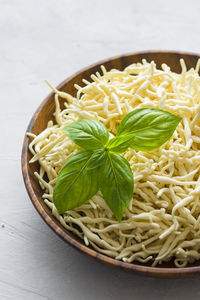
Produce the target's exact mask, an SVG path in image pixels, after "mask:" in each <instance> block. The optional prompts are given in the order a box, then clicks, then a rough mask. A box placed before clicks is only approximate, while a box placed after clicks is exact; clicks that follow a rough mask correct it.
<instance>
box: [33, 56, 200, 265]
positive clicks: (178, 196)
mask: <svg viewBox="0 0 200 300" xmlns="http://www.w3.org/2000/svg"><path fill="white" fill-rule="evenodd" d="M180 64H181V67H182V72H181V74H176V73H173V72H171V70H170V68H169V67H168V66H167V65H165V64H163V65H162V70H158V69H156V65H155V63H154V62H151V63H147V62H146V60H143V61H142V63H137V64H132V65H130V66H128V67H127V68H125V69H124V70H123V71H119V70H114V69H113V70H111V71H109V72H107V71H106V69H105V68H104V67H103V66H102V67H101V70H102V75H100V74H99V73H96V75H92V76H91V79H92V82H88V81H86V80H84V79H83V83H84V84H85V85H84V87H80V86H78V85H75V87H76V88H77V90H78V92H77V96H76V97H72V96H71V95H69V94H67V93H64V92H60V91H58V90H56V89H55V88H53V87H52V86H51V85H50V84H49V85H50V87H51V88H52V89H53V91H54V92H55V104H56V111H55V119H56V124H53V121H49V122H48V125H47V128H46V129H45V130H44V131H43V132H41V133H40V134H39V135H38V136H35V135H34V134H32V133H29V134H28V135H29V136H30V137H31V138H32V141H31V143H30V145H29V149H30V151H31V153H32V154H33V158H32V159H31V161H30V163H33V162H35V161H39V164H40V170H39V172H38V173H37V172H36V173H35V176H36V177H37V178H38V180H39V183H40V185H41V187H42V189H44V194H43V198H44V201H45V203H46V204H47V205H48V206H49V207H50V208H51V210H52V213H53V215H54V216H55V217H56V218H57V219H58V220H59V221H60V223H61V224H62V225H63V226H64V227H65V228H66V229H67V230H70V231H72V232H73V233H74V234H76V235H78V236H79V237H80V238H81V239H83V240H84V242H85V244H86V245H91V246H92V247H93V248H94V249H96V250H97V251H98V252H101V253H103V254H106V255H108V256H110V257H113V258H115V259H117V260H122V261H125V262H133V261H139V262H142V263H146V262H148V261H150V262H151V263H152V265H153V266H156V265H158V264H161V263H162V262H164V261H169V260H171V259H173V261H174V263H175V265H176V266H177V267H185V266H186V265H187V264H188V263H192V262H194V261H195V260H198V259H200V201H199V196H200V77H199V74H198V72H199V68H200V61H198V63H197V66H196V69H193V68H192V69H190V70H188V71H187V70H186V66H185V63H184V61H183V60H180ZM60 98H64V99H66V103H65V109H64V110H61V109H60V105H59V99H60ZM145 107H154V108H160V109H163V110H166V111H169V112H171V113H173V114H177V115H178V116H181V117H182V118H183V119H182V121H181V123H180V124H179V125H178V127H177V129H176V131H175V132H174V135H173V137H172V138H171V139H170V140H169V141H168V142H166V143H165V144H164V145H163V146H161V147H160V148H158V149H156V150H154V151H151V152H141V151H135V150H133V149H128V150H127V151H126V152H125V153H123V156H124V157H125V158H126V159H127V160H128V161H129V163H130V165H131V169H132V171H133V174H134V178H135V191H134V196H133V199H132V201H131V202H130V205H129V207H128V209H127V210H126V212H125V214H124V216H123V219H122V221H121V222H120V223H119V222H117V221H116V219H115V217H114V216H113V214H112V212H111V211H110V209H109V208H108V207H107V205H106V203H105V202H104V200H103V197H102V195H101V193H100V192H98V193H97V195H95V196H94V197H93V198H92V199H91V200H89V201H88V202H87V203H85V204H84V205H82V206H81V207H79V208H76V209H73V210H70V211H67V212H66V213H64V214H62V215H59V214H58V212H57V210H56V208H55V206H54V204H53V202H52V201H53V188H54V185H55V183H56V179H57V176H58V173H59V171H60V169H61V167H62V166H63V164H64V163H65V162H66V160H67V159H68V158H69V157H70V156H71V155H73V154H75V153H76V152H77V151H79V150H80V148H78V146H76V145H75V144H74V143H73V142H72V141H71V140H69V139H68V137H67V136H66V135H65V134H64V132H63V127H64V126H65V125H67V124H69V123H71V122H73V121H75V120H78V119H94V120H98V121H100V122H102V123H103V124H104V125H105V126H106V127H107V128H108V130H109V132H110V135H111V136H114V135H115V134H116V131H117V128H118V126H119V124H120V121H121V120H122V119H123V117H124V116H125V115H126V114H127V113H129V112H130V111H132V110H134V109H136V108H145ZM46 176H47V178H48V180H45V178H46ZM74 225H76V226H74ZM77 228H79V229H77Z"/></svg>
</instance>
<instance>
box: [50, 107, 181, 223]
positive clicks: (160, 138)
mask: <svg viewBox="0 0 200 300" xmlns="http://www.w3.org/2000/svg"><path fill="white" fill-rule="evenodd" d="M180 120H181V118H180V117H178V116H176V115H173V114H171V113H169V112H167V111H163V110H160V109H155V108H141V109H135V110H133V111H132V112H130V113H129V114H127V115H126V116H125V117H124V118H123V120H122V121H121V124H120V125H119V128H118V130H117V134H116V137H114V138H112V139H110V140H109V133H108V130H107V128H106V127H105V126H104V125H103V124H102V123H100V122H98V121H95V120H90V119H81V120H78V121H75V122H73V123H71V124H69V125H67V126H65V127H64V132H65V134H66V135H67V136H68V137H69V138H70V139H71V140H72V141H73V142H74V143H75V144H77V145H78V146H80V147H81V148H84V149H86V150H81V151H79V152H78V153H76V154H75V155H74V156H72V157H70V158H69V159H68V160H67V161H66V163H65V165H64V166H63V168H62V169H61V171H60V172H59V174H58V179H57V182H56V185H55V188H54V193H53V201H54V204H55V206H56V208H57V210H58V212H59V213H64V212H65V211H67V210H69V209H73V208H76V207H79V206H80V205H82V204H83V203H85V202H86V201H87V200H89V199H90V198H91V197H92V196H94V195H95V194H96V193H97V192H98V190H100V191H101V192H102V194H103V197H104V200H105V201H106V203H107V204H108V206H109V208H110V209H111V211H112V212H113V214H114V215H115V217H116V219H117V220H118V221H121V218H122V216H123V213H124V211H125V209H126V208H127V206H128V204H129V203H130V201H131V199H132V197H133V189H134V180H133V173H132V170H131V168H130V164H129V163H128V161H127V160H126V159H125V158H124V157H122V156H121V155H120V154H119V153H123V152H124V151H126V149H127V148H129V147H130V148H133V149H135V150H140V151H151V150H153V149H155V148H158V147H160V146H161V145H162V144H164V143H165V142H166V141H167V140H168V139H169V138H170V137H171V136H172V135H173V133H174V130H175V129H176V127H177V125H178V124H179V122H180Z"/></svg>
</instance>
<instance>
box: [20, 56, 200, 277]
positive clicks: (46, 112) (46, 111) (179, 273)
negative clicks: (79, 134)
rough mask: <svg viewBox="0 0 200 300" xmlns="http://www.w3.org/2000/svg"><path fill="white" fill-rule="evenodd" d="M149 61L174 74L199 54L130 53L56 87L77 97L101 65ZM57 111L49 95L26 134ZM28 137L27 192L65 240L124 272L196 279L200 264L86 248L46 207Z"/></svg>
mask: <svg viewBox="0 0 200 300" xmlns="http://www.w3.org/2000/svg"><path fill="white" fill-rule="evenodd" d="M143 58H145V59H147V61H149V62H150V61H151V60H154V61H155V62H156V64H157V67H160V66H161V64H162V63H166V64H167V65H169V66H170V67H171V69H172V71H175V72H178V73H179V72H180V64H179V60H180V58H183V59H184V60H185V63H186V65H187V67H188V68H191V67H195V65H196V62H197V60H198V58H199V55H194V54H188V53H182V52H165V51H159V52H157V51H150V52H142V53H130V54H126V55H122V56H116V57H113V58H110V59H106V60H103V61H100V62H98V63H96V64H93V65H91V66H89V67H87V68H85V69H83V70H81V71H79V72H78V73H75V74H74V75H72V76H71V77H69V78H68V79H66V80H64V81H63V82H62V83H61V84H60V85H59V86H58V87H57V88H58V89H59V90H61V91H66V92H68V93H70V94H72V95H75V94H76V89H75V88H74V84H75V83H77V84H79V85H82V79H83V78H85V79H88V80H89V79H90V75H91V74H93V73H95V72H96V71H100V65H102V64H103V65H104V66H105V67H106V69H107V70H110V69H112V68H116V69H119V70H122V69H123V68H125V67H126V66H127V65H129V64H131V63H136V62H140V61H141V59H143ZM54 110H55V104H54V94H53V93H51V94H49V95H48V96H47V97H46V99H45V100H44V101H43V102H42V103H41V105H40V106H39V107H38V109H37V110H36V112H35V113H34V115H33V117H32V119H31V121H30V123H29V125H28V128H27V132H33V133H35V134H39V133H40V132H41V131H42V130H44V129H45V128H46V125H47V122H48V121H49V120H50V119H52V118H53V116H52V115H53V112H54ZM28 144H29V138H28V137H27V136H25V138H24V143H23V150H22V172H23V177H24V182H25V185H26V189H27V191H28V194H29V196H30V198H31V201H32V203H33V205H34V206H35V208H36V209H37V211H38V212H39V214H40V216H41V217H42V218H43V219H44V221H45V222H46V223H47V224H48V225H49V227H50V228H51V229H53V230H54V231H55V232H56V233H57V234H58V235H59V236H60V237H61V238H62V239H63V240H65V241H66V242H68V243H70V244H71V245H72V246H74V247H75V248H77V249H79V250H81V251H82V252H84V253H86V254H88V255H89V256H91V257H94V258H96V259H98V260H99V261H102V262H105V263H108V264H109V265H112V266H115V267H118V268H122V269H125V270H130V271H134V272H137V273H140V274H143V275H148V276H157V277H179V278H180V277H194V276H198V275H200V261H199V262H196V263H195V264H192V265H189V266H188V267H186V268H181V269H179V268H175V267H174V266H173V264H172V263H170V262H169V263H165V264H163V265H162V266H161V267H151V266H150V265H142V264H139V263H126V262H122V261H118V260H115V259H113V258H110V257H108V256H106V255H103V254H101V253H98V252H97V251H95V250H94V249H92V248H90V247H87V246H85V244H84V242H83V241H82V240H80V239H79V238H78V237H77V236H75V235H73V234H72V233H70V232H68V231H67V230H66V229H65V228H64V227H63V226H62V225H61V224H60V223H59V222H58V221H57V220H56V218H55V217H54V216H53V215H52V213H51V210H50V209H49V208H48V207H47V206H46V204H45V203H44V201H43V199H42V194H43V191H42V190H41V188H40V186H39V184H38V180H37V179H36V177H35V176H34V172H35V171H38V169H39V165H38V163H37V162H36V163H34V164H31V165H29V160H30V158H31V156H32V155H31V154H30V153H29V151H28Z"/></svg>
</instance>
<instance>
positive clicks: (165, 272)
mask: <svg viewBox="0 0 200 300" xmlns="http://www.w3.org/2000/svg"><path fill="white" fill-rule="evenodd" d="M149 53H152V54H156V53H159V54H172V55H173V54H175V55H176V54H177V55H186V56H196V57H198V58H200V55H199V54H196V53H192V52H182V51H166V50H150V51H141V52H140V51H138V52H130V53H126V54H122V55H116V56H112V57H109V58H106V59H103V60H100V61H98V62H96V63H93V64H91V65H89V66H87V67H84V68H82V69H81V70H79V71H78V72H75V73H74V74H72V75H71V76H69V77H67V78H66V79H65V80H63V81H62V82H61V83H60V84H59V85H58V86H57V87H56V88H57V89H58V90H61V89H62V88H63V87H64V86H65V85H66V84H67V83H68V82H69V81H70V80H72V79H73V78H74V77H76V76H77V75H80V74H81V73H83V72H84V71H87V70H89V69H91V68H92V67H96V66H99V65H101V64H104V63H106V62H109V61H110V60H114V59H117V58H123V57H127V56H133V55H147V54H149ZM53 94H54V93H53V92H51V93H49V94H48V95H47V96H46V97H45V99H44V100H43V101H42V102H41V104H40V105H39V107H38V108H37V109H36V111H35V113H34V114H33V116H32V118H31V120H30V122H29V124H28V127H27V129H26V132H25V136H24V141H23V147H22V153H21V168H22V175H23V180H24V183H25V187H26V190H27V192H28V195H29V197H30V199H31V202H32V204H33V205H34V207H35V209H36V210H37V212H38V213H39V214H40V216H41V217H42V218H43V220H44V221H45V223H46V224H47V225H48V226H49V227H50V228H51V229H52V230H53V231H54V232H55V233H57V235H58V236H59V237H61V238H62V239H63V240H64V241H66V242H68V243H69V244H70V245H72V246H73V247H74V248H76V249H77V250H79V251H81V252H82V253H85V254H87V255H88V256H90V257H93V258H96V259H97V260H99V261H102V262H104V263H107V264H109V265H111V266H115V267H119V268H121V269H125V270H129V271H134V272H136V273H138V274H142V275H145V276H153V277H165V278H171V277H174V278H183V277H195V276H199V275H200V265H199V266H192V267H190V266H188V267H183V268H175V267H174V268H173V267H171V268H168V267H166V268H164V267H159V266H158V267H152V266H146V265H140V264H135V263H127V262H123V261H118V260H116V259H114V258H111V257H109V256H106V255H104V254H101V253H99V252H97V251H96V250H94V249H91V248H89V247H88V246H86V245H85V244H84V243H83V242H79V241H78V240H76V239H75V238H72V237H71V236H70V235H69V234H68V233H67V232H66V231H65V230H64V227H62V225H61V224H60V226H58V225H57V224H56V223H55V222H53V221H52V220H51V218H50V217H49V215H48V213H47V212H46V211H45V210H44V208H43V207H42V205H41V204H40V201H39V199H38V196H37V195H36V193H35V191H34V189H33V186H32V184H31V177H30V173H29V170H28V163H27V161H28V159H27V156H28V152H29V149H28V145H29V138H28V137H27V135H26V133H27V132H31V131H32V128H33V125H34V121H35V119H36V118H37V116H38V114H39V113H40V111H41V110H42V108H43V107H44V106H45V105H46V103H47V102H48V101H49V100H50V98H51V97H52V96H53ZM53 217H54V216H53ZM54 218H55V217H54ZM71 235H73V234H72V233H71Z"/></svg>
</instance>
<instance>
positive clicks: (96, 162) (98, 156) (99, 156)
mask: <svg viewBox="0 0 200 300" xmlns="http://www.w3.org/2000/svg"><path fill="white" fill-rule="evenodd" d="M105 156H106V151H105V149H104V148H101V149H98V150H96V151H95V152H94V154H93V155H92V157H91V159H90V161H89V163H88V166H87V170H92V169H95V168H98V167H99V166H100V165H101V164H102V163H103V162H104V158H105Z"/></svg>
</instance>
